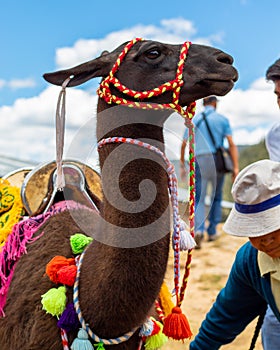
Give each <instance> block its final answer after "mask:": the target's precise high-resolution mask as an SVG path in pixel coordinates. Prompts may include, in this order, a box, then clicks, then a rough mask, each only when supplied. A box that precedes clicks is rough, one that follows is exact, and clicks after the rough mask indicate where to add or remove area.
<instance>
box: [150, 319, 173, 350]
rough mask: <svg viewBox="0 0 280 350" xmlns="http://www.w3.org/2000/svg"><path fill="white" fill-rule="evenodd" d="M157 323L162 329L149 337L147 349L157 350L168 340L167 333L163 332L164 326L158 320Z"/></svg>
mask: <svg viewBox="0 0 280 350" xmlns="http://www.w3.org/2000/svg"><path fill="white" fill-rule="evenodd" d="M157 324H158V325H159V327H160V331H159V332H158V333H157V334H155V335H151V336H149V337H147V339H146V342H145V349H146V350H156V349H159V348H160V347H162V346H163V345H164V344H165V343H166V342H167V341H168V338H167V336H166V335H165V334H163V333H162V329H163V326H162V324H161V323H160V322H157Z"/></svg>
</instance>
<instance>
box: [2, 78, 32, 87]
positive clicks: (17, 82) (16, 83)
mask: <svg viewBox="0 0 280 350" xmlns="http://www.w3.org/2000/svg"><path fill="white" fill-rule="evenodd" d="M7 85H8V86H9V87H10V88H11V89H23V88H31V87H34V86H36V82H35V80H34V79H31V78H26V79H12V80H10V81H8V82H7Z"/></svg>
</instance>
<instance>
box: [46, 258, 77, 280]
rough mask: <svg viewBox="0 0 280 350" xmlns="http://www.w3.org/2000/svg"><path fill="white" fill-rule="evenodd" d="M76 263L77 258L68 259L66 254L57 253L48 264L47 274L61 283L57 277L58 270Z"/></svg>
mask: <svg viewBox="0 0 280 350" xmlns="http://www.w3.org/2000/svg"><path fill="white" fill-rule="evenodd" d="M69 265H75V259H74V258H70V259H67V258H65V257H64V256H60V255H57V256H55V257H54V258H52V260H51V261H50V262H49V263H48V264H47V266H46V274H47V275H48V276H49V279H50V280H51V281H52V282H54V283H59V282H58V279H57V272H58V271H59V270H60V269H61V268H62V267H63V266H69Z"/></svg>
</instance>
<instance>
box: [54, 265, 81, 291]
mask: <svg viewBox="0 0 280 350" xmlns="http://www.w3.org/2000/svg"><path fill="white" fill-rule="evenodd" d="M76 274H77V266H76V265H70V266H63V267H62V268H61V269H59V270H58V272H57V281H58V283H62V284H66V286H70V287H71V286H73V285H74V282H75V278H76Z"/></svg>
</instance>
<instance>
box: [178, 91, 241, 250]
mask: <svg viewBox="0 0 280 350" xmlns="http://www.w3.org/2000/svg"><path fill="white" fill-rule="evenodd" d="M217 102H218V100H217V98H216V96H209V97H206V98H204V99H203V105H204V111H203V113H200V114H197V115H196V116H195V117H194V119H193V122H194V125H195V155H196V178H195V181H196V198H195V201H196V209H195V210H196V212H195V241H196V244H197V245H196V249H200V248H201V240H202V239H203V237H204V231H205V220H206V217H207V216H208V221H209V225H208V227H207V233H208V240H209V241H214V240H215V239H217V238H218V235H217V228H216V227H217V224H219V223H220V221H221V217H222V207H221V202H222V192H223V184H224V177H225V176H224V174H223V173H220V172H216V168H215V163H214V153H215V152H216V148H215V146H214V144H213V142H212V141H211V136H210V135H209V132H208V129H207V126H206V123H205V121H204V119H203V117H204V116H205V118H207V122H208V123H209V127H210V128H211V132H212V134H213V137H214V140H215V144H216V147H219V146H222V145H223V143H224V140H225V139H226V140H227V142H228V145H229V152H230V155H231V157H232V160H233V165H234V169H233V173H232V176H233V179H234V178H235V177H236V175H237V174H238V171H239V169H238V150H237V147H236V145H235V143H234V141H233V137H232V130H231V127H230V124H229V120H228V119H227V118H226V117H225V116H223V115H221V114H219V113H217V111H216V108H217ZM187 138H188V129H187V128H186V129H185V133H184V136H183V142H182V145H181V156H180V176H181V179H182V180H185V179H186V167H185V148H186V144H187ZM208 184H210V185H211V192H212V194H211V205H210V211H209V215H208V213H207V212H206V205H205V197H206V195H207V187H208Z"/></svg>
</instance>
